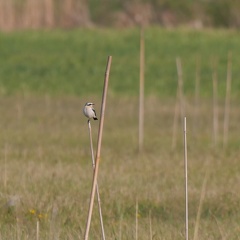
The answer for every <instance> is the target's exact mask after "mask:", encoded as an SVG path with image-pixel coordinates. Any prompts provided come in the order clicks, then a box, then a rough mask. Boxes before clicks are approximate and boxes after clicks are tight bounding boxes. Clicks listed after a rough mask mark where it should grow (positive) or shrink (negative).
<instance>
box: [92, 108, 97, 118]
mask: <svg viewBox="0 0 240 240" xmlns="http://www.w3.org/2000/svg"><path fill="white" fill-rule="evenodd" d="M92 110H93V112H94V114H95V116H97V114H96V111H95V109H94V108H93V109H92Z"/></svg>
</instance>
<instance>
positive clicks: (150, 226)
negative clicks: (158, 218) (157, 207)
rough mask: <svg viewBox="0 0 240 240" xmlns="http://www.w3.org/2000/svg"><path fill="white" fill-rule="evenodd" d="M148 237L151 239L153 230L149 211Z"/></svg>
mask: <svg viewBox="0 0 240 240" xmlns="http://www.w3.org/2000/svg"><path fill="white" fill-rule="evenodd" d="M149 239H150V240H153V231H152V212H151V210H150V211H149Z"/></svg>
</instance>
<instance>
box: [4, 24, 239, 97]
mask: <svg viewBox="0 0 240 240" xmlns="http://www.w3.org/2000/svg"><path fill="white" fill-rule="evenodd" d="M0 37H1V45H0V52H1V54H0V66H1V68H0V86H1V91H2V92H3V93H5V94H11V93H16V92H23V91H24V92H30V93H31V92H33V93H37V94H40V95H42V94H54V95H77V96H81V95H82V94H86V93H90V94H97V95H100V94H101V89H102V81H103V77H104V71H105V66H106V61H107V56H108V55H112V56H113V64H112V68H111V82H110V86H109V87H110V92H111V94H113V95H114V94H125V95H132V94H133V95H137V93H138V81H139V31H138V30H137V29H127V30H113V29H100V30H99V29H98V30H97V29H92V30H86V29H84V30H82V29H80V30H74V31H73V30H72V31H67V32H64V31H57V30H55V31H51V32H50V31H41V32H34V31H32V32H17V33H8V34H3V33H2V34H1V36H0ZM145 40H146V42H145V45H146V54H145V55H146V59H145V63H146V72H145V79H146V93H147V94H152V93H153V94H157V95H159V96H172V95H173V94H174V95H175V92H176V86H177V74H176V63H175V59H176V57H180V58H181V59H182V65H183V78H184V88H185V92H186V94H189V95H193V92H194V84H195V83H194V82H195V69H196V59H197V58H199V59H200V64H201V94H202V95H203V96H211V95H212V90H211V86H212V83H211V82H212V80H211V74H212V70H211V62H212V58H213V57H217V58H218V60H219V64H218V76H219V92H220V96H224V94H225V79H226V68H227V55H228V52H229V51H231V52H232V53H233V94H234V95H235V96H238V94H239V87H240V86H239V82H238V81H237V79H238V78H239V71H238V66H239V64H240V60H239V58H238V55H239V53H240V43H239V41H238V40H239V33H238V32H235V31H225V30H218V31H212V30H205V31H194V30H186V29H178V30H163V29H160V28H150V29H146V31H145Z"/></svg>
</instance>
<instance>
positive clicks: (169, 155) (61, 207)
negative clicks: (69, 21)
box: [0, 28, 240, 240]
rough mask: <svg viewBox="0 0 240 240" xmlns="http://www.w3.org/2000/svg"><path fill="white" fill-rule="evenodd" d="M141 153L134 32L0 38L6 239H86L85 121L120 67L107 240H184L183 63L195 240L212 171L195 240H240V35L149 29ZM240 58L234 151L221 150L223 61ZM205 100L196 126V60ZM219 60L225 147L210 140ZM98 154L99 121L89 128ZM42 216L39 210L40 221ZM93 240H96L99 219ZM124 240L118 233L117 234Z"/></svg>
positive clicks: (107, 162) (107, 139)
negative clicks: (179, 91) (177, 112)
mask: <svg viewBox="0 0 240 240" xmlns="http://www.w3.org/2000/svg"><path fill="white" fill-rule="evenodd" d="M145 37H146V93H147V94H146V99H145V106H146V108H145V135H144V136H145V139H144V152H143V153H142V154H141V155H138V152H137V149H138V96H137V95H138V75H139V74H138V72H139V59H138V55H139V53H138V48H139V44H138V31H137V30H136V29H128V30H118V31H116V30H109V29H102V30H77V31H69V32H62V31H54V32H19V33H9V34H5V35H4V34H1V44H0V53H1V54H0V64H1V68H0V83H1V84H0V85H1V95H0V96H1V98H0V106H1V107H0V116H1V117H0V123H1V124H0V136H1V137H0V164H1V176H0V186H1V188H0V189H1V190H0V238H2V239H17V240H18V239H24V240H25V239H34V238H35V236H36V222H37V219H38V218H39V219H40V239H69V240H71V239H78V238H79V239H82V236H83V234H84V229H85V224H86V217H87V210H88V204H89V197H90V187H91V181H92V164H91V155H90V148H89V138H88V128H87V119H86V118H85V117H84V116H83V114H82V107H83V105H84V104H85V102H87V101H93V102H95V103H96V110H97V113H98V115H99V111H100V101H101V93H102V85H103V78H104V71H105V66H106V60H107V56H108V55H112V56H113V62H112V69H111V74H110V81H109V92H108V100H107V106H106V116H105V117H106V118H105V125H104V133H103V145H102V147H103V149H102V152H101V155H102V156H101V162H100V170H99V179H98V180H99V187H100V194H101V200H102V211H103V218H104V223H105V228H106V229H105V231H106V236H107V239H114V240H115V239H120V235H121V236H122V239H123V240H125V239H126V240H127V239H134V236H135V232H134V231H135V204H136V198H137V199H138V203H139V240H145V239H149V212H150V211H151V216H152V228H153V234H154V239H166V240H170V239H171V240H172V239H176V240H181V239H184V171H183V169H184V164H183V143H182V142H183V136H182V129H181V123H180V120H179V121H178V131H177V145H176V149H175V150H174V151H173V150H172V148H171V144H172V128H173V115H174V107H175V95H176V82H177V76H176V67H175V57H176V56H180V57H181V58H182V61H183V71H184V81H185V85H184V90H185V94H186V116H187V134H188V135H187V136H188V159H189V224H190V225H189V234H190V237H192V236H193V233H194V226H195V221H196V215H197V210H198V205H199V200H200V195H201V188H202V183H203V178H204V176H205V172H206V170H207V169H209V179H208V184H207V187H206V196H205V198H204V200H203V206H202V213H201V217H200V222H199V240H202V239H224V238H226V239H233V240H235V239H239V237H238V236H239V232H240V229H239V224H238V223H239V221H240V214H239V212H238V211H237V210H238V208H239V204H240V200H239V196H238V186H239V184H240V182H239V171H240V169H239V168H240V167H239V142H240V141H239V116H240V111H239V100H238V99H237V95H238V94H239V88H238V85H239V83H238V82H237V80H236V79H237V78H238V69H237V67H238V64H239V60H238V58H237V56H238V52H239V49H240V44H239V43H238V40H237V39H238V37H239V34H238V33H236V32H230V31H229V32H226V31H216V32H213V31H204V32H196V31H190V30H181V31H180V30H161V29H157V28H156V29H154V28H152V29H147V30H146V33H145ZM228 51H232V53H233V88H232V93H233V97H232V100H231V109H230V126H229V141H228V145H227V147H226V148H225V149H223V147H222V138H223V136H222V135H223V134H222V126H223V118H224V117H223V116H224V101H223V97H224V95H225V78H226V59H227V54H228ZM196 56H200V57H201V65H202V71H201V91H200V105H199V108H197V110H198V111H199V115H198V118H197V119H196V118H195V115H194V114H195V110H196V106H195V105H194V101H193V100H194V99H193V95H194V78H195V76H194V75H195V59H196ZM213 56H218V58H219V94H220V99H219V139H218V144H217V146H216V147H215V148H214V147H213V141H212V101H211V96H212V93H211V92H212V90H211V68H210V62H211V58H212V57H213ZM92 128H93V137H94V146H95V148H96V139H97V128H98V122H93V123H92ZM32 210H34V211H32ZM93 214H94V215H93V221H92V225H91V229H90V239H100V227H99V226H100V225H99V218H98V211H97V209H96V208H95V209H94V211H93ZM120 232H121V234H120Z"/></svg>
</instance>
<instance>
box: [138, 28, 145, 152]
mask: <svg viewBox="0 0 240 240" xmlns="http://www.w3.org/2000/svg"><path fill="white" fill-rule="evenodd" d="M144 48H145V45H144V29H143V28H142V29H141V34H140V78H139V139H138V149H139V152H141V151H142V149H143V141H144V51H145V49H144Z"/></svg>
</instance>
